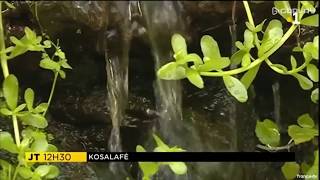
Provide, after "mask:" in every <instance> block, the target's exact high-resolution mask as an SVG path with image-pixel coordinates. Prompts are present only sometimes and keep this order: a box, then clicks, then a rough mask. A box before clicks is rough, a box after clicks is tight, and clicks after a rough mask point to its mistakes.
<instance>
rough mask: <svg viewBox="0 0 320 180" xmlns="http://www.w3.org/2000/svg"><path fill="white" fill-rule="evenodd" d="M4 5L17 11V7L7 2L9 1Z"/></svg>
mask: <svg viewBox="0 0 320 180" xmlns="http://www.w3.org/2000/svg"><path fill="white" fill-rule="evenodd" d="M4 3H5V4H6V6H7V7H8V8H10V9H16V7H14V5H13V4H11V3H9V2H7V1H4Z"/></svg>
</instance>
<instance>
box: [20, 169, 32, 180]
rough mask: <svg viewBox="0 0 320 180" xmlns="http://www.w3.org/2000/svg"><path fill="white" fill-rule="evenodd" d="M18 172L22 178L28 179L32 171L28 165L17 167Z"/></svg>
mask: <svg viewBox="0 0 320 180" xmlns="http://www.w3.org/2000/svg"><path fill="white" fill-rule="evenodd" d="M17 171H18V173H19V175H20V176H21V177H23V178H24V179H29V178H31V177H32V175H33V172H32V171H31V169H30V168H29V167H22V166H20V167H18V170H17Z"/></svg>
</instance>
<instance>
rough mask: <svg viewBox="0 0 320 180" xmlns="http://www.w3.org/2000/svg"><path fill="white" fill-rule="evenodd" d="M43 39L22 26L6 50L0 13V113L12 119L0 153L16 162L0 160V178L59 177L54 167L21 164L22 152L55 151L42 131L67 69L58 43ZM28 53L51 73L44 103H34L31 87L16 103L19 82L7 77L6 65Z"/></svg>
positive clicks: (1, 135) (0, 140) (0, 139)
mask: <svg viewBox="0 0 320 180" xmlns="http://www.w3.org/2000/svg"><path fill="white" fill-rule="evenodd" d="M2 3H5V5H6V6H7V8H13V9H14V8H15V7H14V6H13V5H12V4H10V3H8V2H6V1H5V2H2V1H1V2H0V10H1V11H2ZM44 37H47V36H45V35H43V36H37V35H36V33H35V31H33V30H31V29H30V28H28V27H25V29H24V36H23V37H22V38H21V39H18V38H17V37H14V36H11V37H10V41H11V46H9V47H6V44H5V39H6V37H5V36H4V29H3V22H2V13H0V59H1V69H2V72H3V77H4V81H3V83H2V88H1V90H0V92H1V93H0V95H1V99H2V100H4V103H2V106H1V109H0V113H1V114H2V115H4V116H6V117H8V118H11V119H12V124H13V131H14V133H13V136H12V134H11V133H10V132H7V131H0V150H5V151H7V152H9V153H11V154H14V155H15V157H16V162H17V164H15V163H11V162H8V161H6V160H3V159H0V179H6V180H15V179H32V180H40V179H54V178H56V177H57V176H58V175H59V169H58V167H56V166H54V165H49V164H35V163H29V162H25V152H55V151H58V149H57V147H56V146H54V145H53V144H50V143H49V141H50V140H51V139H52V138H53V136H52V135H51V134H47V133H46V132H45V128H46V127H47V126H48V122H47V120H46V116H45V115H46V112H47V110H48V108H49V105H50V102H51V99H52V97H53V94H54V89H55V85H56V81H57V78H58V76H60V77H61V78H62V79H64V78H65V77H66V75H65V72H64V70H63V69H71V66H70V65H69V64H68V63H67V59H66V57H65V54H64V52H63V51H62V50H61V48H60V46H59V44H58V43H57V44H55V43H53V42H52V41H51V40H50V39H44ZM48 49H54V53H53V54H52V55H51V56H50V55H49V54H48V53H47V51H48ZM28 51H35V52H39V53H41V54H42V59H41V60H40V63H39V65H40V67H41V68H44V69H48V70H51V71H52V72H53V74H54V80H53V83H52V88H51V92H50V96H49V99H48V101H47V102H42V103H37V104H35V93H34V91H33V90H32V89H31V88H27V89H26V90H25V91H24V97H23V99H24V101H23V102H20V101H19V99H20V98H19V91H20V90H21V89H20V87H19V81H18V79H17V78H16V76H15V75H14V74H10V71H9V68H8V64H7V62H8V61H10V60H12V59H14V58H15V57H17V56H20V55H22V54H25V53H27V52H28ZM19 124H20V125H21V124H22V126H21V127H22V130H21V131H20V129H19ZM21 127H20V128H21Z"/></svg>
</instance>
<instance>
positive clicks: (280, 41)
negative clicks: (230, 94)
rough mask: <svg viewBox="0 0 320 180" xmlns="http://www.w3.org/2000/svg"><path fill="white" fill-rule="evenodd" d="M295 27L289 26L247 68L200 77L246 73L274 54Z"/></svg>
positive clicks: (204, 73) (206, 74) (205, 74)
mask: <svg viewBox="0 0 320 180" xmlns="http://www.w3.org/2000/svg"><path fill="white" fill-rule="evenodd" d="M297 27H298V26H297V25H294V24H293V25H291V27H290V28H289V29H288V31H287V32H286V33H285V34H284V36H283V37H282V38H281V39H280V40H279V42H278V43H277V44H275V45H274V46H273V47H272V48H271V49H270V50H269V51H268V52H266V53H265V54H264V55H262V56H261V57H260V58H258V59H256V60H255V61H253V62H252V63H251V64H250V65H249V66H247V67H241V68H238V69H233V70H229V71H223V72H200V74H201V75H202V76H210V77H213V76H226V75H235V74H239V73H242V72H244V71H247V70H249V69H252V68H254V67H255V66H257V65H259V64H261V63H262V62H263V61H265V60H266V59H267V58H268V57H269V56H271V55H272V54H273V53H274V52H276V51H277V50H278V49H279V48H280V47H281V46H282V45H283V44H284V43H285V42H286V41H287V40H288V39H289V37H290V36H291V35H292V33H293V32H294V31H295V29H296V28H297Z"/></svg>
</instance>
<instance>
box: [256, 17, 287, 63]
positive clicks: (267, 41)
mask: <svg viewBox="0 0 320 180" xmlns="http://www.w3.org/2000/svg"><path fill="white" fill-rule="evenodd" d="M282 36H283V30H282V24H281V22H280V21H279V20H277V19H274V20H272V21H270V22H269V24H268V26H267V28H266V31H265V33H264V36H263V38H262V41H261V46H260V48H259V52H258V56H259V57H261V56H262V55H263V54H264V53H265V52H267V51H269V50H270V49H271V48H272V47H273V46H274V45H275V44H276V43H277V42H278V41H279V40H280V39H281V38H282Z"/></svg>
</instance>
